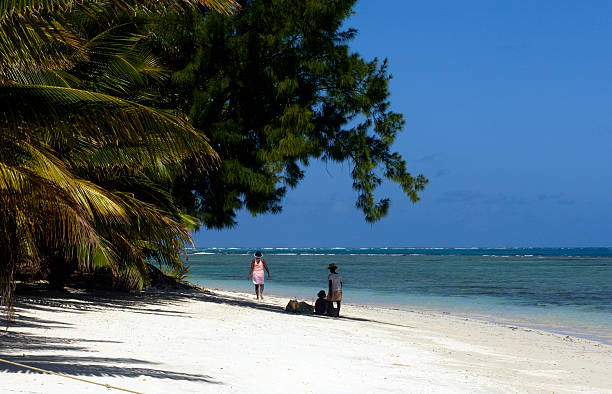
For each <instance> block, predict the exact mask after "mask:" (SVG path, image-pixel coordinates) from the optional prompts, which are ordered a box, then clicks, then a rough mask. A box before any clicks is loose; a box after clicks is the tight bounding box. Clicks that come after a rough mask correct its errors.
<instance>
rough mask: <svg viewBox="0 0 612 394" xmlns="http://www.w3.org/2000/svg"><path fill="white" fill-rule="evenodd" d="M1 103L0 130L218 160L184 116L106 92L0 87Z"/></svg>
mask: <svg viewBox="0 0 612 394" xmlns="http://www.w3.org/2000/svg"><path fill="white" fill-rule="evenodd" d="M23 102H26V103H29V105H23V104H22V103H23ZM0 107H2V108H3V112H4V113H3V116H2V118H0V129H5V130H8V132H11V131H13V132H15V131H17V132H19V130H37V129H46V130H50V132H51V133H52V134H54V136H55V137H57V139H58V140H61V139H62V138H66V133H68V135H84V136H87V138H90V139H92V140H94V141H97V142H98V143H101V144H107V143H114V144H117V145H119V144H123V145H127V146H130V145H131V146H140V147H142V148H143V149H145V150H147V151H148V153H149V154H151V155H159V156H164V155H168V154H173V155H176V156H177V157H181V156H185V155H187V154H188V153H193V152H198V153H199V154H201V155H202V159H203V162H206V161H207V160H208V163H210V161H211V160H210V159H211V158H212V159H213V160H216V158H217V155H216V153H215V152H214V150H213V149H212V147H210V145H208V143H207V142H206V140H205V139H204V138H203V137H202V136H201V135H199V134H198V133H197V132H196V131H195V130H194V129H193V127H192V126H191V125H190V124H189V123H188V122H187V121H186V120H185V119H182V118H179V117H175V116H172V115H170V114H168V113H165V112H163V111H160V110H155V109H152V108H149V107H146V106H143V105H140V104H138V103H135V102H130V101H127V100H122V99H119V98H117V97H114V96H110V95H106V94H101V93H94V92H90V91H85V90H79V89H73V88H66V87H57V86H42V85H9V86H0ZM144 130H146V132H144ZM62 135H64V136H63V137H62ZM162 147H163V148H164V150H163V151H162V150H160V149H161V148H162ZM205 156H207V157H205Z"/></svg>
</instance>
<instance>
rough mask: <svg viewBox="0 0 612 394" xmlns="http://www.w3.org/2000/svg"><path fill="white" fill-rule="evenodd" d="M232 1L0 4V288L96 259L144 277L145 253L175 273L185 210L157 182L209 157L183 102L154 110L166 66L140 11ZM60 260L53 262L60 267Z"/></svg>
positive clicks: (125, 274) (8, 290) (120, 273)
mask: <svg viewBox="0 0 612 394" xmlns="http://www.w3.org/2000/svg"><path fill="white" fill-rule="evenodd" d="M199 6H207V7H210V8H213V9H215V10H217V11H220V12H231V11H232V10H233V9H234V8H235V7H236V3H235V2H234V1H233V0H200V1H197V0H185V1H182V2H176V1H172V0H166V1H163V0H162V1H154V0H140V1H138V0H135V1H130V0H90V1H87V0H86V1H84V2H82V1H78V2H77V1H74V0H25V1H24V0H7V1H2V2H0V107H1V108H2V116H1V117H0V150H1V155H0V295H1V297H2V300H1V301H2V303H3V304H4V305H6V306H8V310H9V311H10V310H11V308H10V307H11V302H12V291H13V289H14V277H15V273H16V272H17V271H20V272H30V273H34V274H38V275H43V276H44V275H45V272H44V271H48V270H51V271H52V272H53V271H56V272H57V271H58V267H61V268H67V267H71V266H78V267H80V268H81V269H84V270H86V269H91V268H94V267H101V266H104V267H108V268H109V269H110V270H111V271H112V272H113V274H114V276H115V277H116V278H120V279H122V280H125V281H128V282H129V283H130V284H131V285H136V286H142V285H143V284H144V283H146V278H147V276H146V269H145V268H146V261H147V259H154V260H156V261H157V262H158V263H159V264H160V265H166V266H168V267H170V268H171V269H174V270H177V271H181V270H182V269H183V265H182V264H183V263H182V262H181V260H180V256H179V253H180V250H181V248H182V246H183V245H184V243H185V242H190V240H191V239H190V236H189V230H190V229H192V228H193V227H194V226H195V225H197V222H196V220H195V219H194V218H191V217H188V216H186V215H183V214H182V213H181V212H180V211H179V210H178V209H177V208H176V207H175V206H174V204H173V202H172V199H171V198H170V193H168V185H170V184H171V180H172V179H173V177H175V176H177V175H180V174H181V171H182V167H183V166H184V163H185V162H186V160H187V159H189V162H190V163H196V165H197V166H198V168H200V170H202V171H206V169H208V168H211V166H214V165H215V164H216V161H217V155H216V153H215V152H214V151H213V149H212V148H211V147H210V146H209V145H208V143H207V141H206V139H205V138H204V137H202V136H201V135H200V134H198V133H197V132H196V131H195V130H194V129H193V128H192V127H191V126H190V125H189V123H188V122H187V120H186V119H185V118H184V116H182V115H181V114H177V113H172V112H170V111H164V110H161V109H154V108H151V107H149V106H147V105H146V104H147V103H148V102H150V99H151V93H150V91H151V90H150V89H148V86H149V84H151V83H154V82H155V81H157V80H159V79H162V78H163V77H164V70H163V68H162V67H160V66H159V65H158V64H157V60H156V58H155V57H154V56H152V55H151V54H150V53H148V52H147V51H146V48H145V47H144V46H143V45H141V42H142V39H143V37H145V36H146V32H147V23H146V22H147V15H150V14H151V13H158V14H159V13H164V12H167V11H168V10H173V11H175V10H180V9H181V8H182V7H199ZM60 271H61V270H60Z"/></svg>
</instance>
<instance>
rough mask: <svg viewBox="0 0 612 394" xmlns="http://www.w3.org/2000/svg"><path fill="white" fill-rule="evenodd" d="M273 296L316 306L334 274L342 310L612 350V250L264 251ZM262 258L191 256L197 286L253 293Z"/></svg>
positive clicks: (212, 253)
mask: <svg viewBox="0 0 612 394" xmlns="http://www.w3.org/2000/svg"><path fill="white" fill-rule="evenodd" d="M261 250H262V252H263V253H264V257H265V259H266V261H267V263H268V266H269V267H270V271H271V274H272V278H271V279H268V278H267V277H266V286H265V293H266V294H268V295H275V296H281V297H287V298H289V297H291V298H299V299H302V300H310V301H314V299H315V298H316V295H315V294H316V293H317V292H318V291H319V290H321V289H324V290H326V291H327V275H328V273H329V271H328V270H327V265H328V264H329V263H332V262H333V263H336V264H337V265H338V266H339V269H338V273H340V274H342V276H343V282H344V286H343V293H344V294H343V300H344V301H345V302H348V303H356V304H366V305H368V304H369V305H381V306H386V307H391V308H399V309H406V310H414V309H418V310H432V311H437V312H449V313H451V314H453V315H457V316H469V317H471V318H476V319H482V320H487V321H494V322H498V323H503V324H509V325H518V326H524V327H531V328H538V329H543V330H547V331H552V332H556V333H561V334H564V335H574V336H579V337H583V338H588V339H593V340H597V341H600V342H603V343H608V344H612V248H559V249H553V248H543V249H541V248H527V249H483V248H471V249H469V248H465V249H443V248H440V249H415V248H377V249H370V248H361V249H347V248H333V249H323V248H267V249H265V248H264V249H261ZM253 252H254V250H253V249H243V248H231V249H222V248H208V249H189V250H188V251H187V255H188V256H187V257H188V263H189V264H190V267H191V268H190V271H189V274H188V275H189V277H188V278H187V279H188V280H189V281H191V282H193V283H196V284H198V285H200V286H203V287H208V288H222V289H228V290H238V291H245V292H253V285H252V283H251V281H249V280H247V275H248V272H249V267H250V262H251V259H252V254H253Z"/></svg>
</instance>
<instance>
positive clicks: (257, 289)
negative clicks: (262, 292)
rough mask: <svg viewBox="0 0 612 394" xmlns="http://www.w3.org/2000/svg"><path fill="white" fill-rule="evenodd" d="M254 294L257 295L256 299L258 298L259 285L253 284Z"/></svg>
mask: <svg viewBox="0 0 612 394" xmlns="http://www.w3.org/2000/svg"><path fill="white" fill-rule="evenodd" d="M255 295H256V296H257V299H259V285H255Z"/></svg>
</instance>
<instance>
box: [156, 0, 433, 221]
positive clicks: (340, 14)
mask: <svg viewBox="0 0 612 394" xmlns="http://www.w3.org/2000/svg"><path fill="white" fill-rule="evenodd" d="M354 3H355V1H354V0H342V1H326V0H310V1H298V0H252V1H242V2H241V9H240V10H239V12H238V13H237V14H236V15H234V16H231V17H227V16H224V15H219V14H215V13H187V14H181V15H176V14H175V15H171V16H169V17H168V18H164V19H163V20H159V21H158V22H157V23H156V28H155V30H154V34H153V35H152V47H153V48H154V50H155V51H157V52H159V53H161V54H162V58H163V59H164V62H165V63H166V64H168V65H169V67H171V69H172V70H173V73H172V75H171V79H170V81H169V82H170V83H168V84H167V85H166V86H165V87H164V88H163V89H162V94H161V95H160V96H159V97H161V99H162V100H161V101H160V105H161V106H170V107H176V108H180V109H182V110H183V111H184V112H186V113H188V114H189V117H190V120H191V122H192V123H193V125H194V126H195V128H196V129H198V130H199V131H200V132H202V133H206V135H207V136H208V138H209V141H210V143H211V145H212V146H213V148H214V149H215V150H216V151H217V152H218V153H219V155H220V157H221V160H222V163H221V166H220V167H219V168H218V169H217V170H216V171H211V172H208V173H189V174H188V175H187V176H184V177H179V178H177V180H176V181H175V183H174V189H173V192H174V193H173V194H174V197H175V199H176V200H177V202H178V203H179V204H180V205H181V206H183V207H185V208H186V209H187V210H188V212H189V213H191V214H193V215H196V216H198V217H199V218H200V219H202V220H203V222H204V223H205V224H206V225H207V226H208V227H218V228H219V227H224V226H232V225H233V224H235V220H234V218H235V214H236V211H237V210H239V209H242V208H246V209H248V210H249V211H250V212H251V213H252V214H253V215H256V214H261V213H265V212H272V213H276V212H280V211H281V208H282V207H281V201H282V198H283V196H284V195H285V193H286V191H287V188H289V187H295V186H296V185H297V184H298V182H299V181H300V180H301V179H302V178H303V176H304V173H303V169H304V168H305V167H306V166H307V165H308V164H309V163H310V160H313V159H321V160H323V161H336V162H349V163H350V164H351V167H352V171H351V175H352V178H353V188H354V189H355V190H356V192H357V201H356V206H357V208H359V209H360V210H361V211H362V212H363V214H364V216H365V219H366V220H367V221H368V222H375V221H377V220H379V219H380V218H382V217H383V216H385V215H386V214H387V212H388V209H389V205H390V201H389V199H387V198H382V199H377V198H376V197H375V194H376V193H375V192H376V190H377V188H378V187H379V186H380V185H381V184H382V182H383V181H384V180H385V179H387V180H390V181H392V182H395V183H397V184H398V185H399V186H400V187H401V188H402V190H403V191H404V192H405V193H406V195H407V196H408V197H409V198H410V200H411V201H412V202H416V201H418V200H419V195H418V192H419V191H421V190H423V188H424V187H425V185H426V184H427V179H425V177H423V176H422V175H419V176H416V177H413V176H412V175H411V174H410V173H409V172H408V171H407V169H406V163H405V161H404V160H403V159H402V157H401V155H400V154H398V153H395V152H392V151H391V145H392V143H393V141H394V139H395V137H396V135H397V133H398V132H400V131H401V129H402V127H403V125H404V121H403V117H402V115H401V114H397V113H394V112H392V111H391V110H390V103H389V101H388V98H389V88H388V82H389V79H390V78H391V77H390V75H389V73H388V68H387V62H386V60H384V61H378V60H377V59H374V60H372V61H366V60H364V59H363V58H361V57H360V56H359V55H358V54H354V53H351V52H350V50H349V47H348V45H347V43H348V41H350V39H351V38H353V37H354V35H355V31H354V30H352V29H347V30H343V23H344V21H345V19H346V18H347V17H348V16H349V15H350V13H351V8H352V6H353V4H354ZM177 27H178V28H177Z"/></svg>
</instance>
